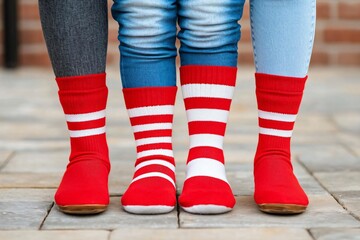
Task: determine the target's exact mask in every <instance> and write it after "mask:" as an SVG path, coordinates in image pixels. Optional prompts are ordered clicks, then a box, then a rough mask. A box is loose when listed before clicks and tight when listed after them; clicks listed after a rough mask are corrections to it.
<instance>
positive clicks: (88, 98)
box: [59, 86, 108, 114]
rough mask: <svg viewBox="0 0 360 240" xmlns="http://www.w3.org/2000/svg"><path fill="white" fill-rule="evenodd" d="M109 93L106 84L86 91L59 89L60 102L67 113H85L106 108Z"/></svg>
mask: <svg viewBox="0 0 360 240" xmlns="http://www.w3.org/2000/svg"><path fill="white" fill-rule="evenodd" d="M107 95H108V89H107V87H106V86H105V87H101V88H98V89H93V90H86V91H85V90H84V91H59V98H60V103H61V105H62V107H63V110H64V113H65V114H83V113H91V112H97V111H101V110H104V109H105V107H106V102H107Z"/></svg>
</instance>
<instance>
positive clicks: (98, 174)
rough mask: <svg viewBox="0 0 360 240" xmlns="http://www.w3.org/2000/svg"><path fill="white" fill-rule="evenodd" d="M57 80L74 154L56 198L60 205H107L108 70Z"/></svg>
mask: <svg viewBox="0 0 360 240" xmlns="http://www.w3.org/2000/svg"><path fill="white" fill-rule="evenodd" d="M56 82H57V84H58V87H59V98H60V103H61V105H62V107H63V110H64V113H65V118H66V121H67V125H68V129H69V134H70V142H71V154H70V162H69V164H68V166H67V169H66V172H65V174H64V176H63V178H62V181H61V184H60V186H59V188H58V190H57V192H56V194H55V202H56V204H58V205H59V206H73V205H88V204H90V205H104V206H106V205H108V204H109V193H108V174H109V171H110V162H109V154H108V147H107V143H106V134H105V108H106V101H107V95H108V89H107V87H106V83H105V73H104V74H92V75H85V76H75V77H61V78H56Z"/></svg>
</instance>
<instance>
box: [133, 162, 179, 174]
mask: <svg viewBox="0 0 360 240" xmlns="http://www.w3.org/2000/svg"><path fill="white" fill-rule="evenodd" d="M149 165H161V166H164V167H167V168H169V169H170V170H172V171H173V172H175V166H174V165H173V164H171V163H169V162H168V161H164V160H149V161H144V162H142V163H139V164H138V165H136V167H135V172H136V171H137V170H139V169H140V168H143V167H146V166H149Z"/></svg>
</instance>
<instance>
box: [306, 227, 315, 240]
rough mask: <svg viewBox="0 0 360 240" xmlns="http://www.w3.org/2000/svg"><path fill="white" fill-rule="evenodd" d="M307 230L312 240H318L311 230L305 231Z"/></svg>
mask: <svg viewBox="0 0 360 240" xmlns="http://www.w3.org/2000/svg"><path fill="white" fill-rule="evenodd" d="M305 230H306V231H307V232H308V234H309V235H310V237H311V238H312V239H314V240H316V238H315V236H314V235H313V234H312V232H311V231H310V229H305Z"/></svg>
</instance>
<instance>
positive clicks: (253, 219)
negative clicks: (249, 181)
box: [180, 195, 360, 228]
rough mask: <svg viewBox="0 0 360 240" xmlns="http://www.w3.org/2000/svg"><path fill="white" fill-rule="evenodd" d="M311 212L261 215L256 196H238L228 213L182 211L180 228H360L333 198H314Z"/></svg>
mask: <svg viewBox="0 0 360 240" xmlns="http://www.w3.org/2000/svg"><path fill="white" fill-rule="evenodd" d="M309 198H310V205H309V207H308V209H307V211H306V212H305V213H303V214H300V215H295V216H275V215H269V214H264V213H262V212H260V211H259V210H258V209H257V207H256V205H255V203H254V201H253V199H252V197H250V196H244V197H237V204H236V207H235V209H234V210H233V211H232V212H230V213H227V214H223V215H216V216H206V215H192V214H189V213H185V212H183V211H181V213H180V226H181V227H185V228H226V227H228V228H233V227H234V228H239V227H240V228H241V227H259V228H261V227H286V228H315V227H360V222H359V221H357V220H356V219H355V218H354V217H352V216H351V215H349V214H348V213H347V212H346V211H345V210H344V209H343V208H342V207H341V206H340V205H339V204H338V203H337V202H336V201H335V200H334V199H333V198H332V197H331V196H330V195H320V196H319V195H310V196H309Z"/></svg>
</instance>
